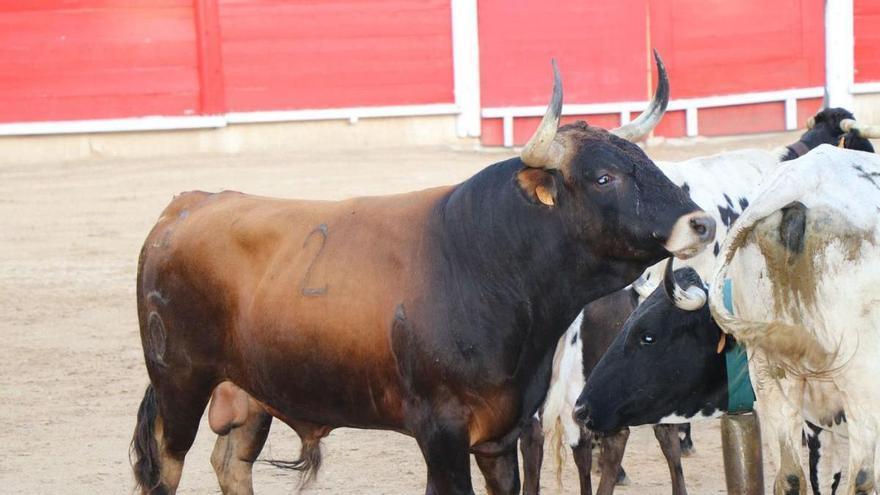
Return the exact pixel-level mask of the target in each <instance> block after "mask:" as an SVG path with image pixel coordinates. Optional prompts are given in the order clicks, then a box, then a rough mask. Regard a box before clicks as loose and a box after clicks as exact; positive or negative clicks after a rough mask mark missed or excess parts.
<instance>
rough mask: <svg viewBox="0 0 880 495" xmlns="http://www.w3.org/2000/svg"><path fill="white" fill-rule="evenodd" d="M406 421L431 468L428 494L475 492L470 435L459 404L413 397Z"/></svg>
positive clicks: (426, 489) (471, 494)
mask: <svg viewBox="0 0 880 495" xmlns="http://www.w3.org/2000/svg"><path fill="white" fill-rule="evenodd" d="M407 416H408V418H407V423H408V424H409V426H410V428H409V429H410V431H411V432H412V435H413V436H414V437H415V439H416V441H417V442H418V444H419V449H420V450H421V451H422V456H423V457H424V458H425V464H426V466H427V468H428V483H427V487H426V488H425V494H426V495H446V494H450V495H473V493H474V489H473V485H472V484H471V458H470V438H469V435H468V423H467V415H466V411H465V409H464V408H463V407H461V405H460V404H458V403H455V402H451V401H450V402H447V403H445V404H440V405H437V404H432V403H431V402H429V401H427V400H424V401H413V402H412V403H410V404H409V408H408V411H407Z"/></svg>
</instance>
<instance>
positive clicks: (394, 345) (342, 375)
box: [133, 73, 714, 494]
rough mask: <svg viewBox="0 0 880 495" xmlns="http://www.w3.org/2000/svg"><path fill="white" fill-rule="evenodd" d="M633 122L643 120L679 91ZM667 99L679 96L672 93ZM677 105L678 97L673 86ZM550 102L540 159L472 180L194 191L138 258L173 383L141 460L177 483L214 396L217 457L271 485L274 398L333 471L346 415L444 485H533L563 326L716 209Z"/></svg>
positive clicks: (236, 488)
mask: <svg viewBox="0 0 880 495" xmlns="http://www.w3.org/2000/svg"><path fill="white" fill-rule="evenodd" d="M661 80H662V82H661V85H660V87H659V88H658V92H657V93H658V95H659V97H655V102H654V104H653V105H652V106H651V108H650V109H649V111H647V112H646V115H645V116H644V117H643V118H640V119H637V120H636V121H634V122H633V123H632V124H630V125H628V126H626V127H625V128H621V129H618V130H615V132H617V133H619V134H621V135H624V136H627V137H629V138H637V137H638V136H639V135H640V134H644V132H645V129H649V128H650V127H651V126H653V125H654V124H656V121H657V120H658V119H659V116H660V115H662V111H663V107H665V99H666V98H667V96H668V86H666V82H665V75H664V77H663V78H661ZM658 102H660V103H658ZM661 103H662V104H661ZM561 105H562V88H561V83H560V81H559V77H558V73H557V74H556V78H555V85H554V97H553V100H552V102H551V105H550V108H549V109H548V111H547V114H546V115H545V117H544V120H543V121H542V124H541V126H540V127H539V129H538V131H537V132H536V134H535V136H533V138H532V139H531V140H530V142H529V144H528V145H527V146H526V148H525V149H524V151H523V153H522V155H521V157H517V158H512V159H510V160H506V161H503V162H500V163H496V164H494V165H491V166H489V167H487V168H486V169H484V170H483V171H481V172H479V173H478V174H476V175H475V176H473V177H472V178H470V179H469V180H467V181H465V182H463V183H461V184H458V185H456V186H450V187H440V188H435V189H429V190H425V191H419V192H414V193H408V194H401V195H395V196H384V197H372V198H358V199H351V200H347V201H340V202H320V201H297V200H280V199H270V198H259V197H254V196H248V195H244V194H240V193H233V192H223V193H219V194H208V193H202V192H192V193H187V194H183V195H181V196H179V197H177V198H175V200H174V201H173V202H172V203H171V205H169V206H168V208H166V210H165V211H164V212H163V214H162V216H161V217H160V219H159V221H158V223H157V224H156V226H155V227H154V228H153V230H152V231H151V232H150V234H149V236H148V238H147V240H146V242H145V244H144V247H143V250H142V252H141V257H140V263H139V267H138V280H137V293H138V295H137V297H138V316H139V319H140V326H141V340H142V344H143V347H144V356H145V359H146V364H147V370H148V372H149V375H150V382H151V385H150V386H149V387H148V388H147V392H146V394H145V396H144V399H143V401H142V403H141V407H140V410H139V412H138V424H137V427H136V431H135V438H134V441H133V450H134V453H135V476H136V478H137V482H138V484H139V486H140V487H141V489H142V490H143V491H144V492H152V493H173V492H174V491H175V489H176V487H177V484H178V482H179V480H180V475H181V469H182V466H183V460H184V456H185V455H186V452H187V450H188V449H189V448H190V446H191V444H192V442H193V439H194V437H195V435H196V431H197V429H198V424H199V419H200V417H201V416H202V414H203V412H204V410H205V407H206V405H207V404H208V401H209V399H212V401H211V407H210V409H209V423H210V426H211V429H212V430H213V431H214V432H216V433H217V434H218V435H220V437H219V438H218V441H217V444H216V446H215V450H214V455H213V456H212V461H213V463H214V466H215V469H216V471H217V474H218V478H219V480H220V485H221V487H222V488H223V490H224V492H226V493H231V492H234V493H250V492H251V491H252V487H251V464H252V462H253V461H254V459H256V457H257V455H258V454H259V452H260V449H261V448H262V446H263V443H264V442H265V439H266V435H267V434H268V431H269V424H270V422H271V417H273V416H274V417H276V418H279V419H280V420H282V421H283V422H285V423H286V424H288V425H290V426H291V427H292V428H294V429H295V430H296V432H297V433H298V434H299V435H300V437H301V438H302V444H303V446H302V455H301V458H300V460H299V461H296V462H293V463H290V465H291V467H294V468H297V469H300V470H303V471H305V473H306V477H307V478H308V477H311V476H312V475H313V474H314V472H315V471H316V470H317V468H318V465H319V463H320V448H319V440H320V438H321V437H323V436H325V435H326V434H327V433H329V432H330V431H331V430H332V429H333V428H338V427H356V428H378V429H388V430H395V431H399V432H402V433H405V434H408V435H411V436H413V437H415V439H416V440H417V442H418V444H419V447H420V448H421V450H422V453H423V455H424V458H425V462H426V464H427V467H428V480H427V493H444V494H445V493H472V488H471V478H470V467H469V466H470V465H469V459H468V456H469V453H470V452H473V453H474V454H476V455H477V460H478V463H479V466H480V468H481V470H482V471H483V473H484V474H485V476H486V478H487V481H488V484H489V490H490V492H491V493H516V492H518V490H519V479H518V474H517V466H516V454H515V450H514V448H513V447H514V444H515V442H516V438H517V435H518V427H519V425H520V424H521V423H523V422H524V421H527V420H528V419H529V418H530V417H531V415H532V414H534V412H535V411H536V409H537V407H538V406H539V405H540V403H541V401H542V400H543V398H544V395H545V393H546V389H547V386H548V380H549V374H550V365H551V360H552V355H553V350H554V347H555V344H556V342H557V340H558V339H559V336H560V335H561V334H562V333H563V332H564V331H565V329H566V327H567V326H568V324H569V323H570V322H571V320H572V319H573V318H574V317H575V315H576V314H577V312H578V311H579V310H580V308H582V307H583V306H584V304H585V303H587V302H588V301H590V300H593V299H596V298H598V297H600V296H602V295H604V294H608V293H610V292H613V291H615V290H617V289H620V288H622V287H623V286H625V285H627V284H628V283H630V282H632V281H633V280H634V279H635V278H636V277H637V276H638V275H639V274H640V273H641V272H642V271H643V270H645V269H646V268H647V267H648V266H650V265H651V264H653V263H655V262H657V261H659V260H660V259H662V258H664V257H666V256H668V255H669V254H670V253H672V254H677V255H681V256H688V255H691V254H694V253H695V252H696V251H698V250H699V249H701V248H702V247H703V246H704V245H705V244H706V243H707V242H709V241H710V240H711V239H712V238H713V237H714V222H713V221H712V220H711V218H709V217H708V216H707V215H705V213H703V212H702V211H700V210H699V209H698V207H697V206H696V205H695V204H694V203H692V202H691V201H690V199H688V197H687V196H686V195H685V194H684V193H683V192H682V191H681V190H680V189H679V188H678V187H676V186H675V185H673V184H672V183H671V182H670V181H669V180H667V179H666V178H665V176H663V174H662V173H661V172H660V171H659V170H658V169H657V168H656V167H655V166H654V164H653V163H652V162H651V161H650V160H649V159H648V158H647V157H646V156H645V155H644V153H643V152H642V151H641V150H640V149H639V148H638V147H637V146H635V145H634V144H632V143H630V142H628V141H626V140H624V139H621V138H619V137H617V136H616V135H614V134H611V133H608V132H607V131H604V130H601V129H597V128H593V127H589V126H587V125H586V124H585V123H583V122H580V123H576V124H572V125H568V126H565V127H562V128H559V129H558V130H557V127H558V120H559V114H560V111H561Z"/></svg>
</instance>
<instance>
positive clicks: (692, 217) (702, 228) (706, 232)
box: [663, 211, 715, 259]
mask: <svg viewBox="0 0 880 495" xmlns="http://www.w3.org/2000/svg"><path fill="white" fill-rule="evenodd" d="M713 240H715V219H713V218H712V217H711V216H709V214H708V213H706V212H704V211H695V212H693V213H688V214H687V215H684V216H682V217H681V218H679V219H678V221H676V222H675V225H673V226H672V232H670V234H669V240H668V241H666V244H665V245H664V246H663V247H665V248H666V250H667V251H669V252H670V253H672V255H673V256H675V257H676V258H681V259H687V258H690V257H692V256H694V255H696V254H698V253H699V252H700V251H702V250H703V248H705V247H706V245H707V244H709V243H710V242H712V241H713Z"/></svg>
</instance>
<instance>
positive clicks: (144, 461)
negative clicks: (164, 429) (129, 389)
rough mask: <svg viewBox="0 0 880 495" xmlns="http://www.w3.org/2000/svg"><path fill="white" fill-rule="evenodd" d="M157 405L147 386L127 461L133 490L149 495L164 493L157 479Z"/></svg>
mask: <svg viewBox="0 0 880 495" xmlns="http://www.w3.org/2000/svg"><path fill="white" fill-rule="evenodd" d="M158 415H159V403H158V401H157V400H156V391H155V389H153V385H147V390H146V392H144V398H143V399H142V400H141V405H140V407H138V412H137V424H136V425H135V427H134V435H133V436H132V439H131V448H130V450H129V461H130V462H131V463H132V466H131V467H132V469H133V470H134V479H135V483H136V486H135V489H138V488H139V489H140V491H141V493H144V494H150V495H164V494H165V493H166V491H165V489H164V487H163V486H161V481H160V478H159V468H160V466H159V445H158V444H157V443H156V418H157V417H158Z"/></svg>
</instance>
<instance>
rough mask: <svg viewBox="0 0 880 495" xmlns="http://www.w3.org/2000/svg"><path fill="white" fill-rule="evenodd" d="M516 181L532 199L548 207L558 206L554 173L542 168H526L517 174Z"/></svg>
mask: <svg viewBox="0 0 880 495" xmlns="http://www.w3.org/2000/svg"><path fill="white" fill-rule="evenodd" d="M516 180H517V182H519V187H521V188H522V189H523V191H525V193H526V195H528V196H529V197H530V198H532V199H535V200H538V201H540V202H541V203H543V204H545V205H547V206H553V205H555V204H556V180H555V179H554V178H553V173H552V172H548V171H547V170H544V169H541V168H526V169H523V170H520V171H519V173H517V174H516Z"/></svg>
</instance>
